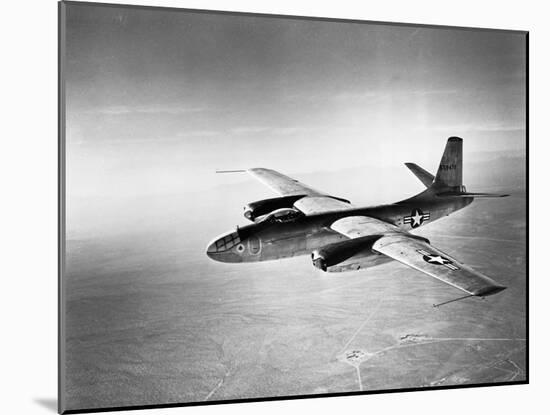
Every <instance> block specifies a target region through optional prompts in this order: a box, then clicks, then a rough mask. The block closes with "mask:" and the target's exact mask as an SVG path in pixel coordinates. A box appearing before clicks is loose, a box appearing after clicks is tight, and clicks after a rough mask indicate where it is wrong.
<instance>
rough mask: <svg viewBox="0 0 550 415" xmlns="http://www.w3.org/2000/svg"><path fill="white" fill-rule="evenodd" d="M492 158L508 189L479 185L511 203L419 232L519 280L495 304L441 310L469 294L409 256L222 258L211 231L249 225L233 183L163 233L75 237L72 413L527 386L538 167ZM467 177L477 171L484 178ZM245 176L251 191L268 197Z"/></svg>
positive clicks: (490, 271)
mask: <svg viewBox="0 0 550 415" xmlns="http://www.w3.org/2000/svg"><path fill="white" fill-rule="evenodd" d="M485 163H492V164H491V165H492V166H494V167H495V168H499V169H501V170H500V171H502V172H503V175H501V176H500V177H501V181H504V182H508V183H509V185H508V186H506V185H504V186H502V185H500V184H499V186H498V188H495V187H494V186H493V187H490V186H487V185H486V186H483V182H484V179H483V178H480V179H479V180H475V179H474V183H472V186H473V185H475V186H476V188H478V189H481V190H491V191H495V190H506V191H508V192H509V193H510V194H511V196H510V197H508V198H503V199H496V200H495V199H482V200H476V201H475V202H474V203H473V204H472V205H471V206H469V207H467V208H465V209H463V210H462V211H460V212H458V213H456V214H454V215H451V216H449V217H448V218H445V219H442V220H440V221H438V222H437V223H434V224H430V225H429V226H426V227H423V228H421V229H420V230H419V234H421V235H423V236H425V237H428V238H429V239H430V240H431V241H432V242H434V243H435V242H437V244H438V246H439V247H441V249H443V250H445V251H446V252H449V253H451V254H453V255H455V256H457V257H459V258H460V259H461V260H463V261H465V262H468V263H469V264H471V265H472V266H473V267H475V268H476V269H477V270H479V271H480V272H483V273H485V274H487V275H489V276H491V277H493V278H495V279H496V280H497V281H498V282H500V283H502V284H504V285H506V286H507V287H508V289H507V290H505V291H504V292H502V293H499V294H498V295H496V296H491V297H488V298H486V299H485V300H482V299H478V298H472V299H467V300H465V301H462V302H458V303H452V304H448V305H445V306H442V307H440V308H433V306H432V305H433V304H434V303H438V302H442V301H446V300H448V299H452V298H454V297H456V296H457V295H460V292H459V291H457V290H455V289H453V288H452V287H449V286H447V285H445V284H442V283H441V282H439V281H437V280H433V279H431V278H430V277H427V276H425V275H423V274H421V273H420V272H417V271H414V270H412V269H410V268H408V267H405V266H403V265H401V264H398V263H397V262H392V263H389V264H385V265H382V266H379V267H377V268H373V269H371V270H363V271H358V272H351V273H342V274H326V273H322V272H320V271H319V270H317V269H315V268H314V267H313V266H312V265H311V262H310V260H309V259H308V258H307V257H298V258H294V259H288V260H285V261H277V262H263V263H256V264H246V265H244V267H245V268H241V267H243V265H235V264H220V263H215V262H212V261H210V260H209V259H208V258H207V257H206V256H205V255H204V249H205V246H206V244H207V242H208V240H207V239H206V238H208V236H209V235H211V234H214V233H215V232H216V228H218V226H216V224H220V223H222V222H226V223H227V221H228V220H229V221H231V219H233V218H235V220H237V218H238V217H239V215H240V210H239V209H240V208H239V206H240V205H239V203H241V204H242V202H244V201H245V200H241V196H240V195H236V194H235V193H234V192H233V191H232V190H233V189H232V188H231V187H230V188H229V190H226V191H225V192H223V193H222V191H221V189H222V188H223V186H219V187H217V188H215V189H214V190H213V192H212V194H210V195H206V194H205V195H204V197H203V198H202V202H201V205H199V206H197V205H196V202H193V203H195V205H194V206H192V207H190V209H191V211H189V209H184V206H183V205H184V204H186V203H187V204H189V203H190V202H186V200H188V199H186V198H172V199H170V198H168V199H167V202H168V203H169V204H170V206H171V207H170V208H169V209H168V210H162V208H161V207H160V206H157V208H156V209H157V210H155V211H153V210H149V209H148V211H149V213H148V214H149V215H155V214H158V215H161V214H164V216H163V223H162V224H160V225H158V228H156V229H150V228H149V227H148V226H147V225H146V223H147V217H145V218H144V222H143V223H144V229H143V230H140V229H136V230H135V232H131V233H128V232H125V233H123V234H118V235H117V234H115V235H103V236H102V237H101V238H94V239H93V240H85V239H81V240H79V239H74V240H71V239H69V240H68V247H67V248H68V256H67V258H68V272H67V293H68V296H67V357H68V360H67V373H68V374H69V375H68V380H67V385H68V391H67V394H68V407H69V408H70V407H81V408H82V407H83V408H92V407H96V406H98V407H109V406H122V405H148V404H156V403H170V402H195V401H204V400H224V399H241V398H259V397H266V396H285V395H309V394H322V393H334V392H348V391H375V390H386V389H396V388H411V387H430V386H439V385H461V384H481V383H488V382H489V383H494V382H506V381H519V380H523V379H525V376H526V374H525V370H526V366H525V359H526V351H525V347H526V327H525V304H526V297H525V292H526V291H525V290H526V281H525V275H526V262H525V261H526V244H525V241H526V233H525V232H526V227H525V226H526V221H525V206H526V205H525V202H526V199H525V190H524V185H523V180H524V177H525V171H524V169H523V166H524V164H523V161H522V159H521V158H518V157H504V158H502V157H501V158H497V159H495V160H493V161H486V162H485ZM504 166H507V169H505V168H504ZM396 168H397V169H399V168H402V169H403V175H402V177H401V179H402V180H406V179H408V176H407V174H408V172H407V171H406V169H405V168H404V167H403V166H401V167H400V166H396ZM465 171H467V172H469V173H468V174H467V178H468V177H471V176H474V174H476V173H478V172H482V171H484V169H483V168H481V169H476V165H475V164H474V165H472V164H470V165H468V164H467V165H466V167H465ZM365 176H367V173H366V172H365ZM478 177H479V176H478ZM300 178H302V177H300ZM472 179H473V177H472ZM243 180H245V181H243V183H241V184H240V186H241V187H242V188H243V194H245V195H246V194H247V193H248V192H256V193H257V194H260V193H262V192H266V190H264V189H263V188H262V186H261V185H259V184H256V183H251V182H250V181H246V178H243ZM305 180H306V176H304V181H305ZM410 180H411V182H412V180H414V179H410ZM310 181H311V179H310ZM368 181H369V180H368V179H366V182H368ZM356 193H357V190H356ZM364 198H365V195H363V199H364ZM222 200H225V201H227V206H234V208H228V209H225V210H223V211H221V212H219V213H220V217H221V218H217V219H214V218H209V217H203V218H202V219H201V220H197V219H198V218H197V217H198V216H199V215H197V216H194V215H193V214H190V215H187V216H185V217H181V216H180V215H178V212H181V211H185V212H193V211H194V210H196V212H199V211H200V210H201V209H204V208H205V206H203V205H202V204H204V205H209V204H210V205H212V206H217V205H219V203H217V201H218V202H219V201H222ZM233 201H234V202H235V203H234V204H233V203H232V202H233ZM161 205H162V204H161ZM152 208H153V207H151V209H152ZM129 214H131V213H129ZM242 220H243V221H244V219H242ZM229 223H231V222H229ZM222 226H223V225H222Z"/></svg>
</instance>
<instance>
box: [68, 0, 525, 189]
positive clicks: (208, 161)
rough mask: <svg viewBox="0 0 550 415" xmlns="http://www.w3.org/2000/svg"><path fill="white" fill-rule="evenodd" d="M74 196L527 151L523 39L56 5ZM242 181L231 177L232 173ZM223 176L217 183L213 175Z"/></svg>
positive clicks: (499, 34) (207, 185) (506, 35)
mask: <svg viewBox="0 0 550 415" xmlns="http://www.w3.org/2000/svg"><path fill="white" fill-rule="evenodd" d="M67 11H68V14H67V49H66V57H67V71H66V81H67V88H66V90H67V175H68V176H67V184H68V195H69V197H71V196H115V195H118V196H128V195H136V194H152V193H177V192H185V191H196V190H197V189H199V188H201V187H203V188H212V187H214V186H215V185H216V184H219V176H216V175H214V174H212V173H213V171H214V170H215V169H218V168H246V167H255V166H265V167H271V168H275V169H278V170H281V171H283V172H287V173H294V172H297V173H300V172H310V171H316V170H338V169H340V168H343V167H345V166H360V165H365V166H374V165H388V164H394V163H395V164H397V163H402V162H404V161H417V162H419V163H422V162H426V161H428V160H434V158H435V159H439V157H440V154H441V152H442V149H443V147H444V143H445V140H446V138H447V137H449V136H451V135H459V136H462V137H463V138H464V139H465V152H466V154H468V153H469V152H477V151H497V150H522V149H524V148H525V36H524V35H523V34H521V33H507V32H489V31H473V30H472V31H470V30H451V29H429V28H417V27H398V26H389V25H374V24H357V23H341V22H319V21H307V20H306V21H304V20H293V19H280V18H265V17H251V16H231V15H216V14H195V13H188V12H173V11H159V10H145V9H131V8H115V7H96V6H93V7H92V6H82V5H74V4H69V5H68V6H67ZM241 179H242V178H241ZM224 180H225V179H224Z"/></svg>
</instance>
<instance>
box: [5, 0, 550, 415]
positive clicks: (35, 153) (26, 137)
mask: <svg viewBox="0 0 550 415" xmlns="http://www.w3.org/2000/svg"><path fill="white" fill-rule="evenodd" d="M112 2H113V3H123V2H120V1H119V2H117V1H114V0H113V1H112ZM129 2H130V1H129ZM132 2H133V3H135V4H145V5H159V6H161V5H164V6H177V7H188V8H202V9H217V10H232V11H248V12H260V13H278V14H290V15H303V16H321V17H338V18H352V19H365V20H379V21H397V22H411V23H427V24H445V25H458V26H473V27H492V28H505V29H519V30H529V31H530V71H529V76H530V120H531V121H530V176H531V179H530V209H529V213H530V224H531V226H530V233H531V235H530V241H529V242H530V267H531V270H530V281H531V286H530V291H531V295H530V312H531V320H530V339H531V343H530V376H531V384H530V385H520V386H506V387H490V388H476V389H459V390H447V391H436V392H419V393H399V394H385V395H367V396H359V397H340V398H330V399H307V400H297V401H283V402H261V403H249V404H239V405H236V404H233V405H222V406H220V405H216V406H205V407H190V408H176V409H163V410H156V412H153V411H142V412H140V413H143V414H146V413H161V411H162V413H166V414H176V413H178V414H219V413H222V412H223V413H229V414H237V413H238V414H245V415H246V414H255V413H257V412H258V411H261V412H262V413H279V412H280V411H285V412H288V413H303V412H308V413H309V412H313V411H315V412H318V413H336V412H341V413H343V412H359V411H360V412H371V413H383V414H387V413H393V412H398V411H399V412H401V411H406V412H407V413H413V414H417V413H426V412H427V413H436V412H441V413H445V415H451V414H461V415H463V414H465V413H468V414H471V413H473V414H475V413H481V412H482V411H488V412H489V411H490V413H499V414H518V413H520V412H523V411H526V412H528V413H531V412H533V413H540V412H543V411H545V410H547V409H548V398H550V396H547V395H548V394H549V393H550V392H548V387H549V386H550V382H549V381H548V376H549V374H550V367H549V364H548V362H549V359H548V351H549V347H550V345H549V341H548V340H549V335H548V332H549V331H550V325H549V324H548V320H549V319H550V310H549V307H548V304H549V303H550V298H549V295H550V292H549V283H548V279H549V278H550V277H549V276H548V271H547V266H546V264H545V262H546V260H547V258H546V257H547V256H548V253H547V247H548V246H550V243H549V242H548V238H547V237H545V236H546V235H548V225H547V223H548V222H549V221H548V218H547V214H546V212H545V210H546V209H547V207H548V206H549V204H548V202H547V201H548V198H547V191H548V185H547V183H546V182H545V178H546V176H547V175H546V167H547V166H546V161H547V160H546V159H545V158H546V154H547V150H548V144H547V143H548V140H549V138H550V137H549V135H548V119H549V118H550V116H549V115H548V112H549V109H548V106H547V100H548V96H549V94H548V92H549V91H548V76H549V74H550V68H549V60H548V50H550V38H549V32H550V30H549V25H548V21H547V20H548V15H549V14H548V11H547V10H545V9H546V8H545V7H544V4H545V3H544V2H535V1H517V0H516V1H488V0H484V1H480V0H461V1H459V2H442V1H427V0H426V1H422V0H416V1H407V0H403V1H386V2H383V1H376V2H373V3H372V4H371V3H367V2H352V1H344V0H339V1H331V2H325V3H321V2H318V1H305V0H294V1H292V0H276V1H275V0H270V1H264V2H261V3H260V2H254V1H245V0H231V1H230V2H227V1H225V2H224V1H221V0H217V1H215V0H203V1H198V0H197V1H186V0H180V1H161V0H157V1H138V0H135V1H132ZM0 16H1V24H0V30H1V39H2V55H1V56H2V64H1V66H0V68H1V69H0V70H1V73H2V76H1V78H0V79H1V80H2V88H1V90H0V94H1V95H0V99H1V101H0V102H1V103H2V104H1V105H2V117H1V120H2V121H1V122H2V127H3V128H2V131H3V133H2V141H1V143H2V147H1V151H0V154H1V160H0V168H1V176H0V177H1V184H2V186H1V194H2V199H1V200H2V203H1V204H0V213H1V218H2V221H1V222H0V226H1V230H0V232H1V235H2V246H1V248H2V249H1V251H0V252H1V253H2V254H1V256H0V258H1V260H2V267H1V273H0V277H1V278H2V285H1V293H2V296H1V300H0V307H1V311H2V313H1V316H2V335H1V336H2V341H1V342H0V344H1V347H2V354H1V356H2V358H3V362H2V363H3V364H2V376H1V377H0V379H1V382H2V385H1V386H2V388H1V396H2V400H1V402H0V405H1V409H0V410H1V411H2V413H25V414H35V413H44V414H48V413H49V414H52V413H54V408H55V405H56V393H57V218H56V215H57V4H56V1H55V0H26V1H15V0H11V1H9V2H3V4H2V13H1V15H0ZM545 202H546V203H545ZM134 413H135V412H134Z"/></svg>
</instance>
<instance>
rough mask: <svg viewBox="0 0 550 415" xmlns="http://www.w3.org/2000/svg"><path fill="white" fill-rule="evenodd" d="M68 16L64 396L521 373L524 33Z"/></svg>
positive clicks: (248, 19)
mask: <svg viewBox="0 0 550 415" xmlns="http://www.w3.org/2000/svg"><path fill="white" fill-rule="evenodd" d="M59 12H60V15H59V16H60V18H59V25H60V26H59V38H60V60H59V64H60V68H59V70H60V80H59V88H60V94H59V104H60V111H59V116H60V141H59V148H60V166H59V167H60V169H59V172H60V173H59V178H60V241H59V242H60V252H59V254H60V284H59V288H60V298H59V300H60V304H59V307H60V314H59V316H60V321H59V335H60V337H59V352H60V360H59V365H60V368H59V393H60V395H59V405H60V408H59V409H60V411H61V412H67V413H68V412H86V411H97V410H107V409H124V408H129V407H133V408H150V407H165V406H177V405H190V404H194V405H195V404H201V403H205V404H207V403H212V402H215V403H226V402H236V401H239V402H243V401H258V400H266V399H293V398H307V397H314V396H315V397H318V396H337V395H350V394H368V393H373V392H384V391H415V390H425V389H439V388H450V387H465V386H483V385H503V384H519V383H527V382H528V368H527V360H528V356H527V350H528V347H527V346H528V325H527V312H528V308H527V294H528V279H527V266H528V264H527V233H528V221H527V200H528V199H527V190H528V182H527V158H528V139H527V95H528V89H527V56H528V33H527V32H522V31H507V30H489V29H475V28H457V27H445V26H440V27H438V26H426V25H412V24H393V23H380V22H368V21H355V20H337V19H328V18H326V19H324V18H307V17H294V16H271V15H258V14H247V13H231V12H216V11H205V10H188V9H175V8H159V7H142V6H126V5H112V4H98V3H79V2H61V3H60V4H59ZM426 398H427V399H429V396H428V395H426Z"/></svg>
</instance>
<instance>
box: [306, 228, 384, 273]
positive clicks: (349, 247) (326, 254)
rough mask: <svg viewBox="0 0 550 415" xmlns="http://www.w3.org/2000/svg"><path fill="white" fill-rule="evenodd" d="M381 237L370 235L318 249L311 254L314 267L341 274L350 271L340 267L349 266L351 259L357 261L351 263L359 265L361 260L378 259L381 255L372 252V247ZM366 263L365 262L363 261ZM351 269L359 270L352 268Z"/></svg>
mask: <svg viewBox="0 0 550 415" xmlns="http://www.w3.org/2000/svg"><path fill="white" fill-rule="evenodd" d="M380 237H381V235H369V236H364V237H361V238H356V239H349V240H347V241H343V242H337V243H334V244H330V245H327V246H324V247H322V248H320V249H316V250H315V251H313V252H312V253H311V260H312V262H313V266H314V267H315V268H318V269H320V270H322V271H328V272H339V271H344V270H346V271H347V270H348V267H347V266H346V267H341V266H339V265H343V264H344V263H346V265H348V264H347V262H349V261H348V260H350V259H355V261H351V263H354V264H355V263H357V260H358V259H359V258H361V259H365V258H368V260H370V258H371V257H372V258H376V257H378V256H380V254H378V253H376V252H374V251H372V245H373V244H374V242H376V240H377V239H379V238H380ZM363 262H364V261H363ZM350 269H359V268H358V267H356V268H350Z"/></svg>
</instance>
